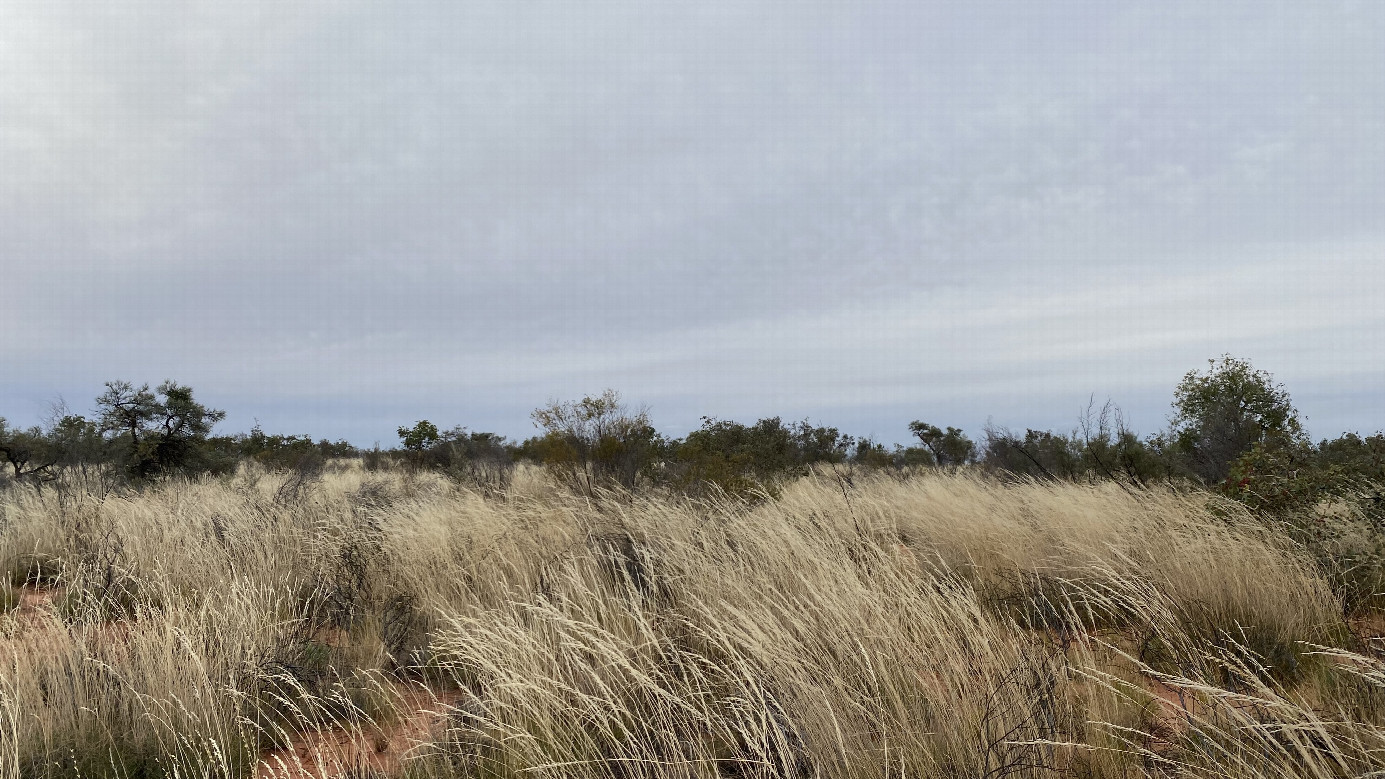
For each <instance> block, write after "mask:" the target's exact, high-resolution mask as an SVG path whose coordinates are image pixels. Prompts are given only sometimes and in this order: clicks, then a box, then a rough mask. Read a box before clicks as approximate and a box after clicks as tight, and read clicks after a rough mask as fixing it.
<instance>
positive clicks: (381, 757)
mask: <svg viewBox="0 0 1385 779" xmlns="http://www.w3.org/2000/svg"><path fill="white" fill-rule="evenodd" d="M395 692H396V694H397V696H398V697H397V698H396V703H395V705H396V709H397V711H398V712H399V715H398V717H397V718H396V719H395V720H394V721H393V722H390V723H388V724H384V725H374V724H370V723H366V724H363V725H362V726H361V727H360V728H358V729H344V728H336V729H331V730H323V731H318V732H315V733H306V734H302V735H299V736H297V737H295V739H294V742H293V744H292V745H291V746H288V747H285V748H283V749H273V750H270V751H268V752H266V753H265V754H264V755H263V756H261V758H260V762H259V765H258V766H256V768H255V779H341V778H342V777H346V776H398V775H399V774H401V773H402V772H403V768H404V761H405V760H406V759H407V756H408V753H409V751H410V750H412V749H414V748H415V747H417V746H419V745H420V744H425V743H428V742H430V741H434V740H436V739H438V738H440V737H441V735H442V734H441V733H440V730H441V728H442V726H443V724H444V722H445V720H446V718H447V715H448V714H449V713H451V711H452V704H454V703H456V702H457V701H458V700H460V699H462V698H463V697H465V696H466V693H463V692H451V693H434V692H431V691H428V690H424V689H422V688H420V687H417V686H414V687H406V686H404V685H398V686H397V687H396V690H395Z"/></svg>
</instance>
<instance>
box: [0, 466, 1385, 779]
mask: <svg viewBox="0 0 1385 779" xmlns="http://www.w3.org/2000/svg"><path fill="white" fill-rule="evenodd" d="M0 561H3V562H4V563H5V564H6V565H7V566H8V569H9V575H8V584H7V590H6V592H8V593H10V594H9V595H8V596H6V599H5V600H3V601H0V603H3V604H7V613H6V614H5V615H4V616H0V777H5V778H8V777H47V776H74V775H85V776H110V775H117V776H130V777H139V776H197V777H205V776H217V777H248V776H256V775H258V776H264V777H268V776H271V775H273V776H309V775H311V776H319V777H321V776H346V775H353V776H366V775H381V774H384V775H400V776H411V777H450V776H477V777H480V776H486V777H502V776H503V777H533V776H563V777H621V778H622V779H623V778H625V777H645V776H649V777H655V776H657V777H672V776H677V777H718V776H735V777H751V776H775V777H811V776H823V777H827V776H832V777H857V776H861V777H865V776H872V777H879V776H939V777H1002V776H1014V777H1027V776H1081V777H1133V776H1156V775H1157V776H1163V775H1171V774H1179V775H1193V776H1224V777H1279V776H1305V777H1339V776H1341V777H1345V776H1366V775H1369V774H1370V773H1371V772H1373V771H1374V772H1379V771H1382V770H1385V662H1382V652H1381V651H1380V647H1379V646H1378V644H1376V645H1375V646H1372V642H1371V641H1370V640H1369V637H1361V636H1358V635H1357V634H1355V633H1353V632H1351V630H1350V629H1349V628H1348V626H1347V625H1345V624H1344V623H1343V622H1342V620H1341V616H1340V615H1341V614H1342V608H1341V604H1340V603H1338V602H1337V601H1336V599H1335V597H1334V595H1333V593H1332V591H1331V590H1330V588H1329V586H1328V584H1327V582H1325V581H1324V580H1323V579H1322V577H1321V576H1320V575H1319V573H1318V572H1317V571H1318V568H1317V567H1316V566H1315V565H1314V564H1313V562H1312V561H1311V560H1309V559H1307V558H1306V557H1305V555H1304V553H1303V552H1302V551H1301V550H1299V549H1297V548H1295V547H1294V546H1293V545H1292V544H1291V543H1290V542H1288V541H1287V540H1285V537H1284V536H1282V535H1280V534H1278V533H1276V532H1275V531H1273V530H1272V529H1270V528H1267V527H1266V526H1265V525H1263V524H1262V523H1261V522H1259V521H1258V520H1257V519H1255V518H1254V517H1252V516H1250V515H1249V514H1247V513H1245V512H1244V511H1243V510H1241V509H1239V508H1238V507H1236V506H1234V505H1230V504H1226V503H1223V502H1220V501H1218V500H1217V499H1215V498H1213V497H1211V496H1209V495H1207V494H1204V493H1200V492H1177V491H1173V490H1148V491H1137V492H1134V493H1133V494H1132V493H1128V492H1126V491H1123V490H1122V489H1121V488H1118V487H1115V486H1112V485H1098V486H1077V485H1056V484H1018V485H1015V484H1010V485H1003V484H998V483H993V482H989V481H985V480H982V479H980V478H976V477H973V476H969V475H965V474H939V473H933V474H926V475H918V476H915V477H913V478H908V479H893V478H886V477H878V478H866V479H860V478H857V479H855V480H853V481H850V482H848V481H847V480H845V479H839V478H837V477H836V476H835V475H834V474H832V473H831V472H820V473H817V474H815V475H813V476H810V477H808V478H806V479H803V480H800V481H798V482H795V483H793V484H791V485H789V486H788V487H787V488H786V489H785V490H784V491H783V494H782V495H781V496H780V497H779V498H778V499H776V500H773V501H766V502H762V503H759V504H756V505H747V504H745V503H743V502H737V501H733V500H729V499H726V500H723V499H717V498H709V499H700V500H696V501H694V500H686V499H676V498H668V497H649V496H645V497H638V496H629V495H620V494H598V495H596V496H595V497H583V496H578V495H574V494H572V493H570V492H567V491H564V490H563V489H561V488H559V487H557V486H556V485H554V484H552V483H551V482H549V481H548V479H547V477H546V476H545V475H544V474H543V472H542V471H540V470H538V469H521V470H520V471H519V472H518V473H517V474H516V476H515V479H514V481H513V483H512V484H511V485H510V486H509V488H508V490H507V491H505V492H504V493H501V494H496V493H490V494H487V495H484V496H483V495H480V494H478V493H476V492H472V491H469V490H467V489H464V488H461V487H459V486H457V485H456V484H454V483H452V482H449V481H447V480H445V479H442V478H441V477H437V476H433V475H429V474H405V473H395V472H366V471H364V470H362V469H360V468H359V467H355V466H350V465H345V464H337V465H333V466H331V467H329V468H327V469H326V470H325V472H324V473H323V474H321V475H311V476H310V477H307V478H305V477H304V476H303V475H302V474H296V475H285V474H274V473H266V472H264V471H262V470H259V469H256V468H243V469H242V470H241V472H240V473H238V474H237V475H235V476H234V477H230V478H223V479H220V480H209V481H202V482H195V483H181V484H171V485H168V486H166V487H163V488H159V489H153V490H149V491H146V492H141V493H132V494H125V495H116V494H110V495H105V496H104V497H99V498H98V497H97V496H93V495H90V494H85V493H81V492H71V491H69V492H65V493H64V492H57V491H54V490H47V491H45V492H44V493H42V494H36V493H34V492H33V491H26V490H11V491H9V492H7V493H4V494H3V495H0Z"/></svg>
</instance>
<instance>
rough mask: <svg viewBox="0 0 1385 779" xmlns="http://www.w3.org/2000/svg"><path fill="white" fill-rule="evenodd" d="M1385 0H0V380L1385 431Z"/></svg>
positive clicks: (379, 407) (474, 422) (348, 428)
mask: <svg viewBox="0 0 1385 779" xmlns="http://www.w3.org/2000/svg"><path fill="white" fill-rule="evenodd" d="M1382 40H1385V3H1380V2H1377V1H1376V0H1361V1H1360V2H1333V1H1331V0H1316V1H1315V2H1303V1H1301V0H1300V1H1298V2H1273V1H1266V0H1257V1H1256V2H1244V3H1242V2H1215V3H1208V2H1204V1H1203V0H1198V2H1170V0H1148V1H1145V0H1134V1H1131V2H1110V0H1070V1H1068V2H1051V1H1050V2H1043V1H1038V2H1035V1H1025V2H1020V1H1019V0H1014V1H1012V2H977V0H967V1H966V2H924V1H921V0H909V1H908V2H897V3H884V2H870V1H869V0H853V1H852V2H837V3H809V2H788V1H783V2H761V1H759V0H736V1H735V2H724V3H708V2H698V3H690V2H676V3H674V2H670V3H661V2H649V0H638V1H635V0H632V1H630V2H592V3H576V2H570V0H565V1H564V2H552V1H549V0H504V1H503V2H486V1H484V0H482V1H478V2H466V3H455V2H399V1H398V0H396V1H395V2H372V3H367V2H350V1H349V0H347V1H343V0H332V1H331V2H328V1H327V0H320V1H317V2H300V1H298V0H240V1H238V2H188V0H167V1H166V2H120V3H109V2H103V1H96V0H92V1H90V2H63V1H62V0H5V2H3V3H0V290H3V292H2V293H0V415H4V416H7V417H8V418H9V419H10V421H11V422H12V423H15V422H18V423H21V424H29V423H33V422H36V421H38V420H39V419H40V418H42V417H43V416H44V414H45V412H46V411H47V408H48V406H49V405H50V404H51V402H52V401H53V400H54V399H55V398H58V397H62V398H65V399H66V401H67V404H68V405H69V406H70V407H71V408H72V409H73V410H74V411H79V412H80V411H88V410H89V409H90V407H91V405H92V402H91V399H92V398H94V397H95V396H96V395H97V394H98V393H99V392H100V391H101V385H102V382H104V381H106V380H110V379H116V378H123V379H128V380H131V381H134V382H136V383H141V382H145V381H147V382H150V383H151V384H152V383H158V382H159V381H161V380H163V379H165V378H173V379H176V380H178V381H180V382H183V383H186V384H190V385H192V386H193V387H194V388H195V390H196V391H197V394H198V396H199V397H200V398H201V399H203V400H204V401H205V402H208V403H209V404H211V405H213V406H216V407H220V408H224V409H226V410H227V411H228V412H229V416H228V418H227V420H226V422H224V423H223V424H222V426H221V428H220V429H221V430H223V431H234V430H245V429H248V428H249V427H250V426H251V425H252V424H253V423H254V421H255V420H256V419H258V420H259V421H260V422H261V423H262V424H263V426H264V427H265V429H266V430H271V431H282V432H306V433H308V434H311V435H313V436H315V437H330V438H338V437H345V438H347V439H349V440H351V441H353V442H355V443H357V444H365V445H368V444H370V443H372V442H374V441H377V440H378V441H380V442H382V443H383V444H385V445H389V444H391V443H393V442H394V441H395V436H394V432H393V431H394V428H395V427H397V426H398V425H399V424H402V423H412V421H414V420H416V419H421V418H427V419H430V420H432V421H434V422H436V423H438V424H439V425H442V426H451V425H454V424H462V425H467V426H469V427H471V428H473V429H485V430H496V431H500V432H502V433H505V434H507V435H511V436H525V435H529V434H530V433H531V432H532V431H533V427H532V425H531V424H530V422H529V421H528V412H529V411H530V410H531V409H532V408H534V407H535V406H537V405H540V404H542V403H543V402H544V401H546V400H548V399H550V398H557V399H568V398H574V397H580V396H581V395H582V394H584V393H595V392H599V391H601V390H602V389H603V388H606V387H613V388H616V389H618V390H620V391H622V392H623V394H624V395H625V397H626V398H627V399H628V400H630V401H633V402H634V403H637V404H647V405H648V406H649V407H650V410H651V413H652V415H653V418H654V420H655V422H656V424H657V425H658V426H659V427H660V428H661V429H665V430H667V431H670V432H674V433H681V432H685V431H686V430H688V429H690V428H692V427H695V426H696V425H697V424H698V417H699V416H701V415H704V414H706V415H713V416H718V417H721V418H730V419H740V420H744V421H753V420H754V419H756V418H758V417H761V416H767V415H771V414H779V415H783V416H786V417H790V418H804V417H809V418H812V419H813V420H815V421H820V422H824V423H828V424H835V425H839V426H841V427H843V428H845V429H848V430H850V431H851V432H855V433H860V434H874V435H875V436H877V437H878V438H881V439H884V440H886V441H902V440H903V439H904V438H905V437H907V435H908V432H907V429H906V425H907V423H908V422H909V420H911V419H916V418H922V419H925V420H927V421H930V422H934V423H936V424H943V425H948V424H951V425H957V426H960V427H963V428H966V429H968V430H970V431H973V432H979V431H980V429H981V427H982V426H983V425H984V424H985V423H986V421H987V419H988V418H989V419H991V420H992V421H993V422H994V423H995V424H998V425H1006V426H1010V427H1018V428H1023V427H1025V426H1034V427H1057V428H1061V429H1069V428H1071V426H1072V425H1073V423H1074V421H1075V419H1076V417H1077V415H1078V412H1079V410H1080V409H1081V408H1082V407H1083V406H1084V405H1086V403H1087V401H1088V398H1089V397H1092V396H1095V397H1096V399H1097V401H1098V403H1100V402H1101V401H1102V400H1104V399H1105V398H1107V397H1109V398H1111V399H1112V400H1114V401H1115V402H1116V403H1118V404H1120V405H1121V406H1123V407H1124V408H1125V410H1126V412H1127V415H1128V417H1129V418H1130V420H1131V421H1132V422H1133V424H1134V425H1135V427H1136V428H1137V429H1139V430H1141V431H1142V432H1152V431H1154V430H1156V429H1158V428H1159V427H1161V426H1163V425H1164V424H1165V421H1166V416H1167V413H1168V407H1169V401H1170V398H1171V393H1172V388H1173V385H1174V384H1175V383H1176V382H1177V381H1178V379H1179V377H1180V376H1181V375H1182V374H1183V373H1184V372H1186V371H1188V370H1190V369H1195V368H1200V367H1205V365H1206V360H1207V359H1208V358H1210V357H1214V356H1216V355H1219V354H1222V353H1224V352H1230V353H1232V354H1235V355H1238V356H1243V357H1247V358H1249V359H1251V360H1252V361H1253V362H1254V364H1255V365H1256V366H1257V367H1261V368H1265V369H1267V370H1269V371H1271V372H1272V373H1274V374H1275V376H1276V377H1277V378H1278V379H1280V380H1281V381H1283V382H1284V383H1285V384H1286V385H1287V387H1288V389H1289V391H1290V392H1291V393H1292V395H1293V397H1294V399H1295V401H1296V403H1297V405H1298V407H1299V408H1300V410H1301V411H1302V412H1303V414H1304V415H1305V416H1306V418H1307V425H1308V428H1309V430H1310V431H1311V432H1312V433H1313V434H1314V435H1316V436H1319V437H1321V436H1326V435H1335V434H1337V433H1340V432H1342V431H1343V430H1346V429H1351V430H1363V431H1371V430H1375V429H1379V428H1385V303H1382V301H1385V140H1382V139H1385V46H1382V44H1381V41H1382Z"/></svg>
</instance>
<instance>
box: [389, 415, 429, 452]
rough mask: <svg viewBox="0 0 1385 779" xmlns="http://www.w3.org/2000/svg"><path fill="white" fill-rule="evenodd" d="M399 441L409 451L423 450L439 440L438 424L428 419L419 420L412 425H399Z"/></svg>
mask: <svg viewBox="0 0 1385 779" xmlns="http://www.w3.org/2000/svg"><path fill="white" fill-rule="evenodd" d="M398 432H399V441H400V443H402V444H403V445H404V448H405V449H407V450H408V451H410V452H415V453H419V452H424V451H426V450H427V449H429V448H430V447H432V446H433V445H434V444H436V443H437V442H438V440H439V436H438V426H437V425H435V424H433V423H432V422H429V421H428V420H426V419H424V420H420V421H418V422H415V423H414V426H413V427H400V428H399V430H398Z"/></svg>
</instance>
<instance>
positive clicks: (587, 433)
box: [520, 390, 668, 495]
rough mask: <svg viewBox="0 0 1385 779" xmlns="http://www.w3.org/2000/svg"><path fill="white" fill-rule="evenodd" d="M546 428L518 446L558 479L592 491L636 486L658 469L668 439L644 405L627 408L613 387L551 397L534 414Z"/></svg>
mask: <svg viewBox="0 0 1385 779" xmlns="http://www.w3.org/2000/svg"><path fill="white" fill-rule="evenodd" d="M530 416H531V418H532V419H533V420H534V424H535V426H537V427H539V428H541V429H543V431H544V434H543V435H542V436H539V437H537V438H531V439H529V440H528V441H526V442H524V444H523V445H521V447H520V454H521V455H523V456H526V457H529V458H532V459H535V460H537V461H539V462H541V463H543V464H544V465H545V466H546V467H547V468H548V469H549V471H550V472H551V473H553V475H554V476H556V477H557V478H558V479H559V481H561V482H563V483H565V484H568V485H569V486H571V487H573V488H575V489H577V490H578V491H580V492H583V493H585V494H588V495H591V494H594V493H595V491H596V490H597V489H599V488H603V487H612V486H619V487H622V488H625V489H628V490H632V489H635V488H636V487H637V486H639V484H640V483H641V482H642V481H651V480H654V479H656V478H657V477H656V475H655V473H654V471H655V468H656V466H657V464H658V463H659V462H660V460H661V459H662V455H663V454H664V453H665V452H666V450H667V448H668V447H667V442H666V441H665V440H664V439H663V437H662V436H660V435H659V433H658V432H657V431H656V430H655V429H654V427H653V426H652V425H651V424H650V422H649V412H648V411H647V410H646V409H643V408H641V409H635V410H632V409H629V408H627V407H626V406H625V405H624V404H623V403H622V402H621V399H620V394H619V393H617V392H615V391H614V390H606V391H605V392H604V393H602V394H601V395H600V396H597V397H592V396H587V397H584V398H582V399H581V400H578V401H568V402H564V403H559V402H557V401H553V402H550V403H549V404H548V405H547V406H544V407H543V408H540V409H535V410H534V412H533V414H531V415H530Z"/></svg>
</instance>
